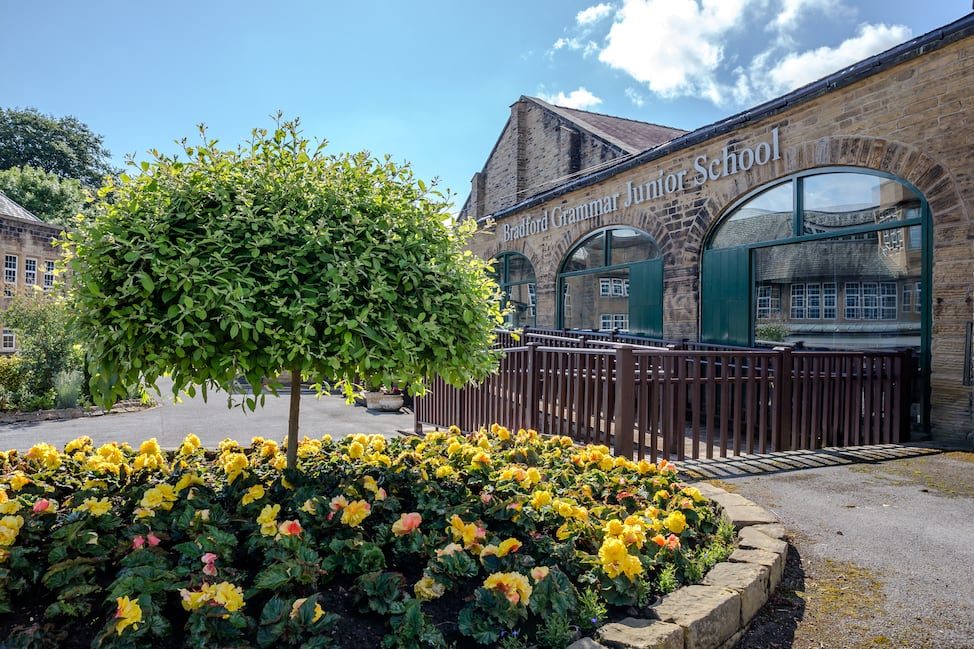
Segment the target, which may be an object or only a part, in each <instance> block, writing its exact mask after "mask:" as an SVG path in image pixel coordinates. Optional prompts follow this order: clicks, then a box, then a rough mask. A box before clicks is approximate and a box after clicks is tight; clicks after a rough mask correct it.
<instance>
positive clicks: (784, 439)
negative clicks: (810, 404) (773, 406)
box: [772, 347, 794, 451]
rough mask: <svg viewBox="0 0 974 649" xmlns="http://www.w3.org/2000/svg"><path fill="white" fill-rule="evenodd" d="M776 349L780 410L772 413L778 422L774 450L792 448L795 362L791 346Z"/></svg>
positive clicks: (778, 403)
mask: <svg viewBox="0 0 974 649" xmlns="http://www.w3.org/2000/svg"><path fill="white" fill-rule="evenodd" d="M774 351H776V352H778V376H777V377H776V378H777V381H776V383H777V385H775V390H776V391H777V392H778V399H777V405H778V412H775V413H772V416H773V417H775V418H776V421H777V422H778V439H777V440H773V441H774V450H776V451H783V450H791V408H792V402H791V401H792V399H791V392H792V382H791V372H792V367H793V363H794V362H793V360H792V358H791V348H790V347H775V348H774Z"/></svg>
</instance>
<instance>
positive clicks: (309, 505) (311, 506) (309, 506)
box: [301, 498, 318, 516]
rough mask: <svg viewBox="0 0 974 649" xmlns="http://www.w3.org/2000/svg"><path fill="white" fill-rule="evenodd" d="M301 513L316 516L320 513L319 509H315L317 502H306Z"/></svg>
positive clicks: (309, 500)
mask: <svg viewBox="0 0 974 649" xmlns="http://www.w3.org/2000/svg"><path fill="white" fill-rule="evenodd" d="M301 511H303V512H307V513H308V514H311V515H312V516H314V515H315V514H316V513H318V508H317V507H315V501H314V500H311V499H310V498H309V499H308V500H305V501H304V504H303V505H301Z"/></svg>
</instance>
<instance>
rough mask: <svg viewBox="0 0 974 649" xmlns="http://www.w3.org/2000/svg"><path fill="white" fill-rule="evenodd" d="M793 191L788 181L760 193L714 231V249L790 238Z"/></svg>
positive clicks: (712, 243) (712, 241) (712, 245)
mask: <svg viewBox="0 0 974 649" xmlns="http://www.w3.org/2000/svg"><path fill="white" fill-rule="evenodd" d="M793 214H794V190H793V189H792V183H791V182H786V183H784V184H782V185H778V186H777V187H772V188H771V189H769V190H767V191H765V192H761V193H760V194H758V195H757V196H755V197H754V198H752V199H751V200H749V201H748V202H746V203H744V204H743V205H741V206H740V207H738V208H737V209H735V210H734V212H733V213H731V214H730V215H729V216H728V217H727V218H726V219H724V221H723V223H721V225H720V227H719V229H718V230H717V232H716V233H715V234H714V236H713V238H712V239H711V242H710V247H711V248H733V247H734V246H743V245H746V244H749V243H759V242H761V241H773V240H775V239H787V238H788V237H790V236H792V235H793V234H794V219H793Z"/></svg>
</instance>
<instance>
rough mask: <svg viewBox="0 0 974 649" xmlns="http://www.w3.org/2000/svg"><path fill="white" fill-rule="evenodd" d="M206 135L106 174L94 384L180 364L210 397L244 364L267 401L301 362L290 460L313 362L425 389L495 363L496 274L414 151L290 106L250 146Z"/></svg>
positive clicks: (82, 286)
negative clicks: (349, 139)
mask: <svg viewBox="0 0 974 649" xmlns="http://www.w3.org/2000/svg"><path fill="white" fill-rule="evenodd" d="M201 130H202V129H201ZM203 138H204V139H203V143H202V144H200V145H199V146H185V145H184V148H185V154H186V156H187V158H188V160H180V159H178V157H167V156H164V155H162V154H156V156H155V158H154V160H153V161H151V162H143V163H141V169H140V171H141V173H139V174H138V175H136V176H134V177H131V178H130V177H129V176H127V175H125V174H122V175H121V176H120V177H119V180H118V182H117V183H116V182H110V183H109V184H108V185H107V186H106V187H105V188H104V189H103V190H102V191H101V192H100V195H101V197H102V199H103V201H102V204H101V205H100V209H98V210H96V212H97V214H96V215H95V216H93V217H91V218H90V219H88V220H87V221H85V222H83V223H82V224H80V225H79V227H78V229H77V231H76V232H74V233H72V234H70V235H69V240H68V253H69V266H70V269H71V272H72V273H73V275H72V287H73V291H74V298H75V299H74V308H75V311H76V313H77V315H78V320H79V324H80V325H81V328H82V330H83V332H84V336H85V339H86V340H87V341H88V344H89V352H90V358H91V362H90V369H91V374H92V380H91V389H92V395H93V397H94V398H95V399H96V401H98V402H100V403H102V404H103V405H106V406H108V405H110V404H111V403H112V402H114V400H115V399H117V398H120V397H121V396H122V395H123V394H124V393H125V391H126V386H129V385H133V384H135V383H137V382H138V381H139V380H140V379H141V378H142V377H144V379H145V381H146V382H147V383H148V384H150V385H152V384H154V382H155V381H156V379H157V378H158V377H160V376H162V375H163V373H166V372H168V373H170V374H171V376H172V379H173V391H174V393H176V392H178V391H180V390H184V389H185V390H186V391H187V392H188V393H189V394H191V395H192V394H195V389H194V387H193V386H194V384H201V385H202V387H203V395H204V397H205V396H206V391H207V389H208V388H221V389H224V390H228V391H229V390H231V388H232V386H233V383H234V380H235V379H236V377H238V376H240V375H244V376H245V377H246V378H247V380H248V381H249V383H250V385H251V386H252V387H253V390H254V397H252V398H248V399H247V400H246V405H247V406H248V407H249V408H251V409H253V408H255V407H256V406H257V404H258V403H259V402H262V401H263V397H264V393H263V390H262V387H261V380H262V379H264V378H267V377H276V376H278V374H280V373H281V372H283V371H288V372H290V374H291V386H292V388H291V415H290V419H289V425H288V445H287V452H288V461H289V465H290V466H291V467H293V466H294V462H295V452H296V448H297V435H298V411H299V405H300V401H299V399H300V389H299V386H300V383H301V380H302V379H308V380H310V381H312V382H317V383H319V384H320V383H321V382H324V381H328V382H333V383H334V382H337V383H338V384H340V385H342V386H344V387H345V389H346V393H347V394H349V395H350V394H351V391H352V383H353V381H359V382H360V385H362V386H364V387H366V388H369V389H376V388H379V387H380V386H389V385H391V384H397V385H399V386H401V387H408V388H409V389H411V390H412V391H414V392H415V393H422V392H423V390H424V388H423V382H424V380H425V378H426V377H432V376H435V375H439V376H442V377H443V378H444V379H446V380H447V381H449V382H450V383H452V384H455V385H459V384H462V383H464V382H466V381H468V380H470V379H477V378H482V377H484V376H485V375H486V374H487V373H488V372H490V371H491V370H492V369H493V368H494V367H495V365H496V360H497V354H496V352H493V351H491V350H490V348H491V345H492V343H493V339H494V334H493V329H494V327H496V326H498V325H499V324H500V323H501V321H502V319H501V315H500V312H499V309H498V306H497V305H498V300H497V290H498V289H497V286H496V284H494V283H493V281H492V280H490V279H489V278H488V277H487V274H486V273H485V267H486V264H485V262H483V261H481V260H480V259H478V258H477V257H475V256H474V255H473V254H472V253H470V252H469V251H466V250H465V249H464V245H465V242H466V239H467V237H468V236H469V234H470V233H471V229H470V228H469V227H465V228H463V229H457V228H455V227H453V226H452V225H450V223H449V216H448V215H449V212H448V208H449V202H448V201H447V200H446V199H445V198H444V197H443V196H442V195H441V194H440V193H439V192H437V191H435V190H434V189H433V188H431V187H427V185H426V184H424V183H423V181H422V180H418V179H416V178H414V176H413V173H412V171H411V169H410V167H409V166H408V165H398V164H396V163H394V162H392V161H391V160H390V159H389V158H388V157H386V158H385V159H384V160H377V159H375V158H372V157H370V156H369V155H368V154H367V153H357V154H351V155H350V154H341V155H334V156H331V155H326V154H325V152H324V145H323V144H322V145H319V146H317V147H314V146H312V145H311V144H309V142H308V141H307V140H306V139H304V138H303V137H302V136H301V134H300V132H299V130H298V124H297V122H296V121H295V122H283V123H282V122H281V121H280V118H278V123H277V127H276V128H275V129H274V130H273V131H270V132H268V131H267V130H264V129H258V130H255V131H253V136H252V140H251V142H250V143H249V144H247V145H246V146H242V147H240V148H238V149H237V150H231V151H226V150H221V149H220V148H219V147H218V145H217V142H216V141H212V140H207V139H206V137H205V131H203Z"/></svg>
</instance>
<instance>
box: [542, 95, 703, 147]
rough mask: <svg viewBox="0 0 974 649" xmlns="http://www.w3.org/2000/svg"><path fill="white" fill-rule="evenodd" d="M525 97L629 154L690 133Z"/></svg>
mask: <svg viewBox="0 0 974 649" xmlns="http://www.w3.org/2000/svg"><path fill="white" fill-rule="evenodd" d="M524 99H527V100H528V101H532V102H534V103H536V104H538V105H539V106H541V107H543V108H545V109H546V110H549V111H551V112H553V113H555V114H556V115H559V116H561V117H563V118H564V119H566V120H568V121H570V122H572V123H574V124H577V125H578V126H579V127H580V128H582V129H584V130H586V131H588V132H589V133H591V134H592V135H595V136H597V137H600V138H602V139H603V140H606V141H607V142H609V143H611V144H614V145H615V146H617V147H619V148H620V149H622V150H623V151H625V152H626V153H639V152H641V151H645V150H646V149H652V148H653V147H657V146H659V145H660V144H663V143H664V142H669V141H670V140H672V139H673V138H676V137H679V136H681V135H685V134H686V133H687V131H684V130H682V129H678V128H672V127H670V126H661V125H659V124H652V123H650V122H640V121H638V120H634V119H626V118H625V117H615V116H613V115H605V114H603V113H592V112H589V111H587V110H578V109H576V108H565V107H563V106H555V105H554V104H549V103H548V102H546V101H545V100H543V99H538V98H537V97H527V96H525V97H524Z"/></svg>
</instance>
